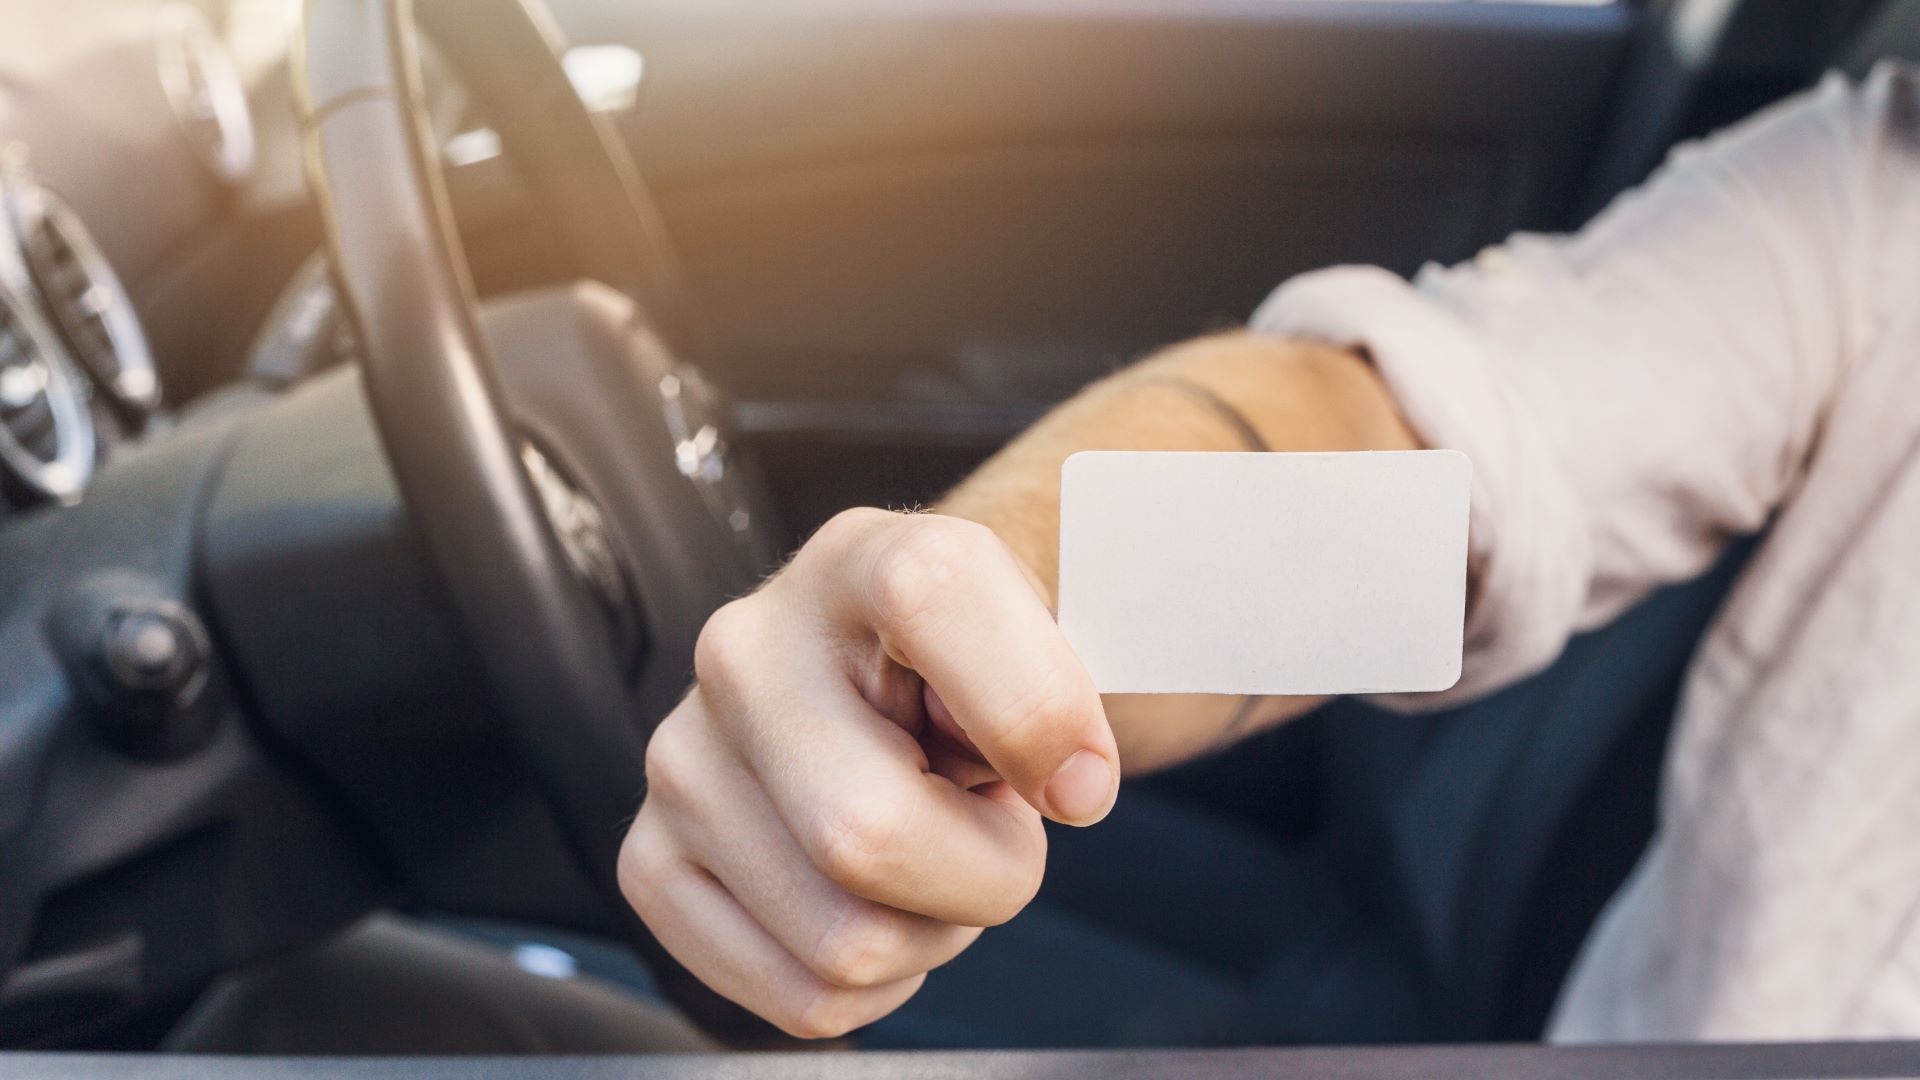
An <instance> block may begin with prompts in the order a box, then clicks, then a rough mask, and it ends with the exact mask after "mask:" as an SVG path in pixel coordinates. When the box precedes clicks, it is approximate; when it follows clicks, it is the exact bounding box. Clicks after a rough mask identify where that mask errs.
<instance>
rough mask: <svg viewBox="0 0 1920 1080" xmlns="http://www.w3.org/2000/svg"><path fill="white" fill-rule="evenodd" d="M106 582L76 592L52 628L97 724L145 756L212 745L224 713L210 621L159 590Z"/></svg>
mask: <svg viewBox="0 0 1920 1080" xmlns="http://www.w3.org/2000/svg"><path fill="white" fill-rule="evenodd" d="M103 584H105V583H101V582H94V583H89V586H88V587H83V588H81V589H79V590H76V592H75V593H74V595H72V596H71V597H69V598H68V600H67V602H66V603H63V604H61V605H59V607H58V609H57V610H56V613H55V617H54V620H53V625H52V627H51V628H50V629H51V630H52V636H53V638H54V640H55V642H56V644H57V645H58V648H59V652H60V654H61V656H62V658H63V659H64V661H65V662H66V666H67V671H68V673H69V675H70V676H71V678H72V681H73V684H74V689H75V690H76V691H77V692H78V696H79V698H80V700H81V702H82V704H83V706H84V707H85V710H86V712H87V713H88V715H89V717H90V718H91V719H92V721H93V722H94V726H95V727H96V729H97V730H98V731H99V732H100V734H101V735H102V736H103V737H105V738H106V739H107V741H108V742H111V743H112V744H114V745H115V746H117V747H119V748H120V749H121V750H124V751H125V752H127V753H129V754H133V755H135V756H138V757H150V758H169V757H177V756H179V755H181V754H184V753H187V752H189V751H191V750H194V749H196V748H198V747H199V746H201V745H203V744H205V742H206V741H207V738H208V737H209V736H210V735H211V734H212V733H213V727H214V721H215V718H216V715H217V711H216V710H215V708H214V707H213V702H212V701H211V700H210V698H211V694H210V686H211V683H212V665H213V651H212V648H211V646H210V644H209V641H208V638H207V630H206V626H205V624H203V623H202V622H201V621H200V617H199V616H198V615H195V614H194V613H193V611H192V609H190V608H188V607H187V606H186V605H184V604H182V603H180V602H178V601H176V600H173V599H171V598H168V597H165V596H161V595H154V591H157V590H154V591H149V590H147V589H137V590H135V589H129V588H126V587H125V586H126V584H127V583H126V582H125V581H124V580H115V581H113V582H112V584H116V585H119V586H121V587H119V588H103V587H101V586H102V585H103Z"/></svg>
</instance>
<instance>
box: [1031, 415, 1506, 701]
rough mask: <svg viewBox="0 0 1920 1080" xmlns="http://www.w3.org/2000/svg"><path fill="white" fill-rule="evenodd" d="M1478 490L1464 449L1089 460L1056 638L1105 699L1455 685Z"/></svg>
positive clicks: (1064, 536)
mask: <svg viewBox="0 0 1920 1080" xmlns="http://www.w3.org/2000/svg"><path fill="white" fill-rule="evenodd" d="M1472 480H1473V468H1472V465H1471V463H1470V462H1469V461H1468V460H1467V457H1466V455H1464V454H1461V453H1458V452H1456V451H1452V450H1414V451H1393V452H1377V453H1341V454H1283V453H1270V454H1230V453H1145V452H1131V451H1114V452H1109V451H1094V452H1087V453H1080V454H1075V455H1073V456H1072V457H1070V458H1068V459H1067V462H1066V465H1065V467H1064V468H1063V470H1062V473H1061V485H1060V598H1059V603H1060V627H1061V629H1062V630H1063V631H1065V633H1066V636H1067V640H1068V641H1069V642H1071V643H1072V645H1073V648H1074V650H1075V651H1076V652H1078V653H1079V655H1080V659H1081V661H1082V662H1083V663H1084V664H1085V665H1086V667H1087V670H1088V672H1090V673H1091V674H1092V675H1093V680H1094V684H1095V685H1096V686H1098V687H1099V689H1100V691H1101V692H1102V693H1109V694H1164V693H1214V694H1357V693H1389V692H1414V691H1429V690H1445V689H1447V688H1448V687H1450V686H1452V685H1453V684H1454V683H1455V682H1457V681H1459V678H1460V649H1461V632H1462V627H1463V624H1464V620H1465V613H1466V589H1467V504H1468V498H1469V495H1470V492H1471V487H1472Z"/></svg>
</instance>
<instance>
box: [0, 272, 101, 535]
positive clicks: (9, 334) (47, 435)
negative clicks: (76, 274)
mask: <svg viewBox="0 0 1920 1080" xmlns="http://www.w3.org/2000/svg"><path fill="white" fill-rule="evenodd" d="M93 455H94V441H93V418H92V416H91V415H90V414H89V413H88V412H87V403H86V398H85V396H84V392H83V390H82V389H81V387H80V385H79V383H78V382H77V381H75V378H74V376H73V375H72V374H71V372H70V369H69V368H68V366H67V358H66V355H65V350H63V349H62V348H61V347H60V344H59V341H58V340H57V339H56V338H55V337H54V335H53V332H52V328H51V327H49V326H47V325H46V323H45V321H44V320H42V319H41V318H40V316H39V314H38V313H37V312H35V311H34V310H33V307H32V304H31V302H30V301H27V300H24V299H22V298H21V297H20V296H18V295H17V294H15V293H13V292H12V291H11V290H7V289H4V288H0V469H3V470H4V471H5V472H6V473H7V474H8V475H9V476H11V477H12V479H13V480H14V481H15V482H17V483H18V484H20V485H21V486H22V487H24V488H25V489H26V490H27V492H28V494H30V495H33V496H36V497H39V498H51V499H57V500H59V501H61V502H72V501H74V500H76V499H78V498H79V497H80V492H81V489H83V488H84V487H86V484H87V479H88V478H89V477H90V476H91V475H92V474H93Z"/></svg>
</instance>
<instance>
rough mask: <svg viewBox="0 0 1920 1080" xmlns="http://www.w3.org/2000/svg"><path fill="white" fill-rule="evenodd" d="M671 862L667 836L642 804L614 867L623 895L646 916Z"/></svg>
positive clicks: (621, 846)
mask: <svg viewBox="0 0 1920 1080" xmlns="http://www.w3.org/2000/svg"><path fill="white" fill-rule="evenodd" d="M669 861H670V860H669V858H668V856H667V854H666V845H665V837H664V835H663V834H662V833H661V832H660V830H659V828H658V826H657V824H656V822H655V820H654V818H653V816H652V815H649V814H648V813H647V810H646V808H645V807H644V806H643V807H642V808H641V810H640V816H639V817H638V818H636V819H635V820H634V823H633V827H632V828H631V829H628V830H627V838H626V840H624V841H623V842H622V843H621V844H620V855H619V858H618V860H617V863H616V866H615V876H616V877H617V878H618V880H619V883H620V894H621V895H622V896H624V897H625V898H626V901H627V904H628V905H629V906H630V907H632V908H633V910H634V912H635V913H637V914H638V915H639V916H640V917H641V918H643V919H644V918H646V917H647V913H648V911H650V910H651V909H652V906H653V899H654V897H655V895H656V894H657V893H658V892H659V889H660V885H661V883H662V881H663V880H664V878H665V877H666V870H665V867H666V866H667V865H668V863H669Z"/></svg>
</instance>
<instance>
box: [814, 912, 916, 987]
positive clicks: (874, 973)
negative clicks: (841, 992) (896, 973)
mask: <svg viewBox="0 0 1920 1080" xmlns="http://www.w3.org/2000/svg"><path fill="white" fill-rule="evenodd" d="M905 945H906V934H905V933H904V932H903V930H902V927H901V926H900V922H899V919H898V918H897V917H890V916H889V914H888V913H887V912H885V911H884V910H882V909H881V908H880V907H879V906H878V905H875V904H868V903H855V904H853V905H850V906H849V907H848V908H847V910H846V911H845V912H843V913H842V914H841V915H840V917H839V918H837V919H835V920H834V923H833V925H832V926H831V927H829V928H828V929H827V932H826V933H825V934H822V935H821V937H820V940H819V942H818V944H817V945H816V946H815V947H814V951H813V959H812V961H811V963H809V964H808V967H809V968H811V969H812V971H813V973H814V974H815V975H818V976H820V977H821V978H822V979H825V980H826V981H827V982H829V983H831V984H833V985H834V986H843V987H852V988H861V987H870V986H878V985H880V984H881V983H884V982H887V981H889V980H888V976H889V974H890V972H891V971H892V970H893V968H894V966H895V959H896V958H897V957H898V956H899V955H900V954H901V952H902V950H903V949H904V948H905Z"/></svg>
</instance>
